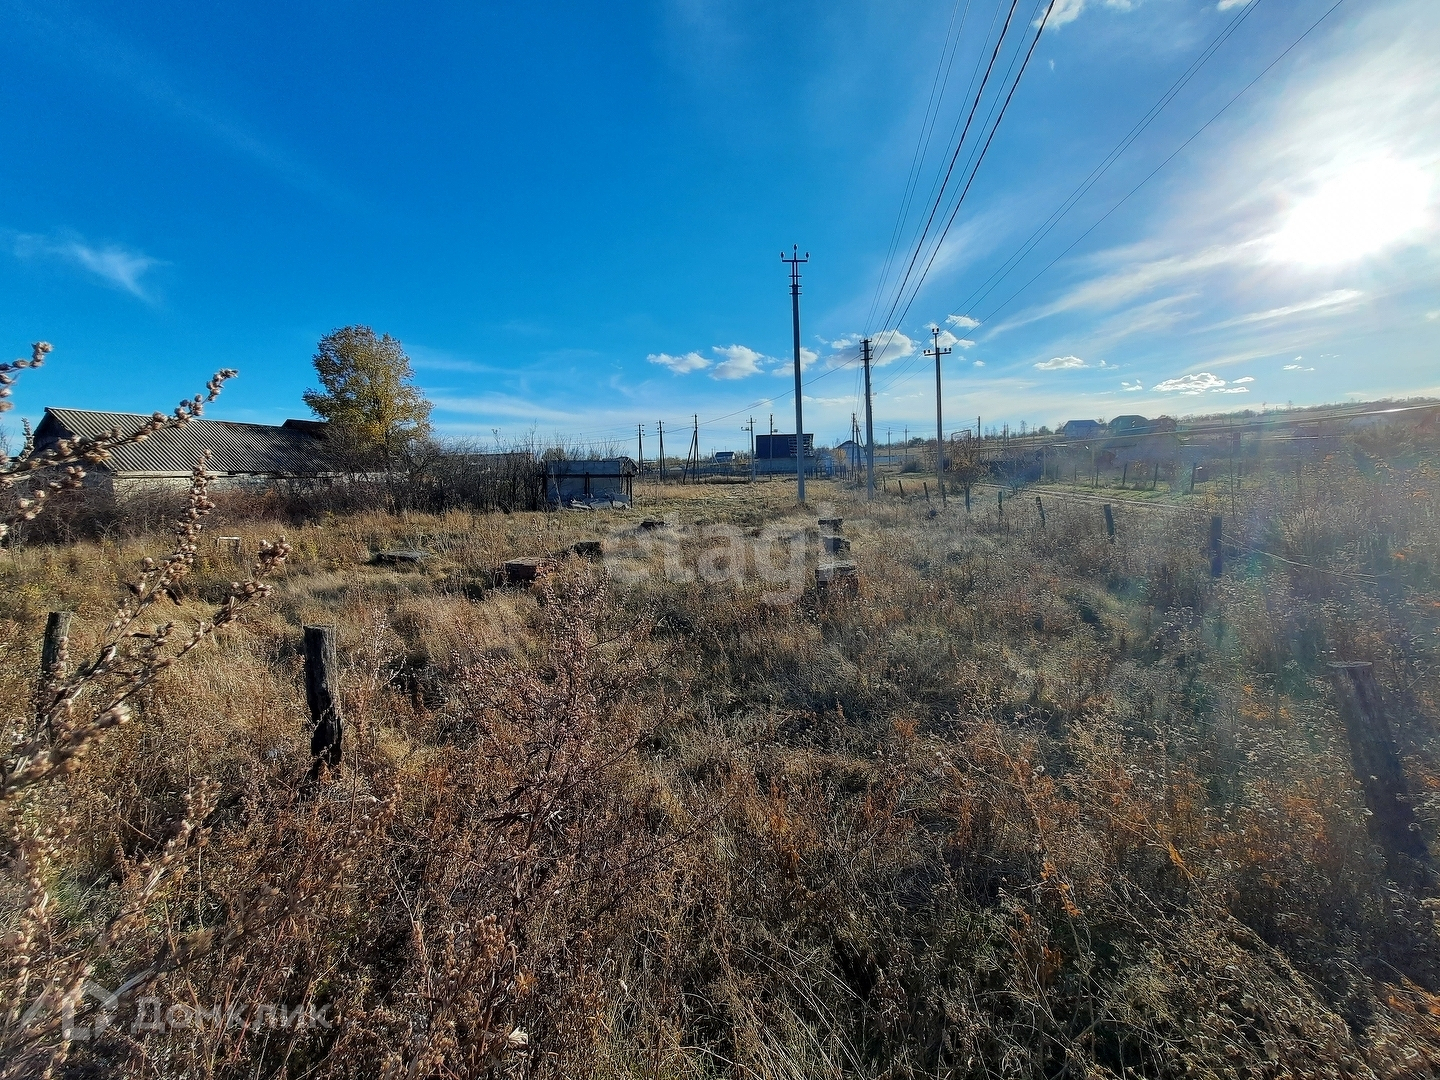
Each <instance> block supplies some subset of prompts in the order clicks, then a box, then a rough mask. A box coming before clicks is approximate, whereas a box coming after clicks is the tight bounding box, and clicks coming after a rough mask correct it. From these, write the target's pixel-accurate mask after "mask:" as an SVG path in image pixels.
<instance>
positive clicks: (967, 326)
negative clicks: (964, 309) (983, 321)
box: [945, 315, 980, 330]
mask: <svg viewBox="0 0 1440 1080" xmlns="http://www.w3.org/2000/svg"><path fill="white" fill-rule="evenodd" d="M945 321H946V322H947V323H949V324H950V325H951V326H958V327H960V329H962V330H974V329H975V327H977V326H979V325H980V320H979V319H972V318H971V317H970V316H969V315H946V316H945Z"/></svg>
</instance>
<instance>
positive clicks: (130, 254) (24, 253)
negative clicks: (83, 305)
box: [11, 233, 161, 300]
mask: <svg viewBox="0 0 1440 1080" xmlns="http://www.w3.org/2000/svg"><path fill="white" fill-rule="evenodd" d="M11 247H12V250H13V251H14V253H15V257H16V258H19V259H37V258H38V259H52V260H56V261H59V262H63V263H68V264H70V265H71V266H76V267H79V268H80V269H82V270H85V271H87V272H89V273H90V274H92V275H93V276H95V277H97V278H99V279H100V280H101V281H103V282H105V284H107V285H109V286H111V287H112V288H116V289H120V290H121V291H122V292H128V293H129V294H130V295H131V296H137V297H139V298H140V299H141V300H149V299H151V296H150V293H149V292H148V291H147V290H146V288H145V281H144V278H145V275H146V273H148V272H149V271H150V270H151V268H153V267H156V266H159V265H161V263H160V260H159V259H156V258H153V257H151V256H149V255H146V254H145V253H144V252H143V251H135V250H132V249H130V248H127V247H123V246H122V245H120V244H102V245H95V244H91V243H89V242H88V241H86V240H85V239H83V238H81V237H77V236H59V237H55V236H37V235H34V234H32V233H16V234H15V235H14V238H13V242H12V245H11Z"/></svg>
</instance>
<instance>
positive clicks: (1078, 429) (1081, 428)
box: [1060, 420, 1105, 439]
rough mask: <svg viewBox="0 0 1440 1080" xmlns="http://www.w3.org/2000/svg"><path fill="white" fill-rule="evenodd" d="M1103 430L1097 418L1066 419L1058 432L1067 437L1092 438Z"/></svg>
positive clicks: (1103, 427)
mask: <svg viewBox="0 0 1440 1080" xmlns="http://www.w3.org/2000/svg"><path fill="white" fill-rule="evenodd" d="M1104 430H1105V425H1104V424H1102V423H1100V421H1099V420H1067V421H1065V423H1064V424H1063V425H1062V426H1061V428H1060V434H1061V435H1063V436H1065V438H1067V439H1093V438H1095V437H1096V436H1097V435H1099V434H1101V433H1102V432H1103V431H1104Z"/></svg>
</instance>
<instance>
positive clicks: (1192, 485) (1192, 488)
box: [1190, 461, 1200, 495]
mask: <svg viewBox="0 0 1440 1080" xmlns="http://www.w3.org/2000/svg"><path fill="white" fill-rule="evenodd" d="M1199 469H1200V463H1199V462H1198V461H1192V462H1191V463H1190V494H1191V495H1194V494H1195V473H1196V472H1198V471H1199Z"/></svg>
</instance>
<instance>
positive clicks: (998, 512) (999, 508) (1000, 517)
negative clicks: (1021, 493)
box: [995, 490, 1005, 521]
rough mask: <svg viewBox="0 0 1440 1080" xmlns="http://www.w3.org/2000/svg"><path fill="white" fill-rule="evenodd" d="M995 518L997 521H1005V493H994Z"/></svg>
mask: <svg viewBox="0 0 1440 1080" xmlns="http://www.w3.org/2000/svg"><path fill="white" fill-rule="evenodd" d="M995 518H996V520H997V521H1004V520H1005V492H1004V491H1003V490H1002V491H997V492H995Z"/></svg>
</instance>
